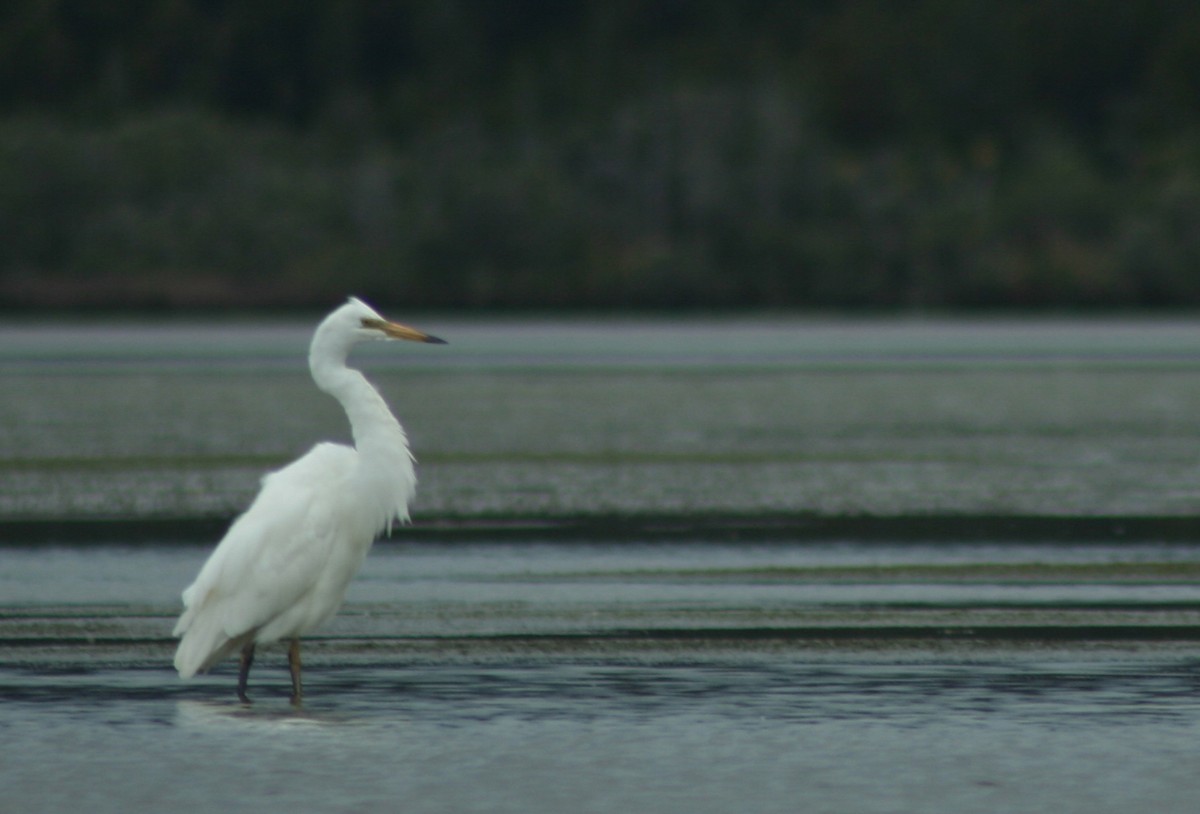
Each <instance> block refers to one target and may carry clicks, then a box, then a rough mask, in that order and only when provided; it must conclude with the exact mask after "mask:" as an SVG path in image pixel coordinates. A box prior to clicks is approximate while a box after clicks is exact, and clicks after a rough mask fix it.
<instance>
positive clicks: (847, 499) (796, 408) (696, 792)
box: [0, 315, 1200, 814]
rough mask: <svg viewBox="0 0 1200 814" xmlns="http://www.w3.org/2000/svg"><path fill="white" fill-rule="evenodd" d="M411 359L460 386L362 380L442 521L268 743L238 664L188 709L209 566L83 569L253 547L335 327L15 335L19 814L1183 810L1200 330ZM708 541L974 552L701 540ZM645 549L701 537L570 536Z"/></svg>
mask: <svg viewBox="0 0 1200 814" xmlns="http://www.w3.org/2000/svg"><path fill="white" fill-rule="evenodd" d="M397 316H402V315H397ZM414 321H416V322H418V323H419V324H421V326H422V327H424V328H426V329H428V330H430V331H432V332H434V333H436V334H439V335H442V336H444V337H445V338H446V339H449V340H450V341H451V343H452V344H451V345H450V346H447V347H445V348H436V349H431V348H404V349H399V348H397V347H395V346H387V347H374V348H364V351H363V353H362V354H360V357H359V358H360V361H361V362H362V366H363V368H364V369H366V370H367V371H368V373H369V375H370V376H371V377H372V378H373V379H374V380H375V381H376V382H378V384H379V386H380V388H381V390H382V391H383V392H384V393H385V395H386V396H387V398H388V400H389V401H390V403H391V404H392V405H393V406H394V407H395V408H396V410H397V412H398V413H399V414H400V415H401V417H402V418H403V420H404V421H405V424H406V426H407V428H408V430H409V433H410V436H411V438H412V440H413V444H414V447H415V449H416V451H417V454H418V457H419V459H420V470H419V471H420V476H421V479H422V482H421V487H420V492H419V495H418V499H417V502H416V504H415V506H414V507H413V510H414V517H415V520H416V522H415V524H414V525H413V526H412V527H410V528H406V529H403V530H400V531H398V533H397V535H396V537H395V539H394V540H393V541H391V542H384V543H380V544H379V545H377V546H376V549H375V551H374V552H373V553H372V555H371V556H370V557H369V558H368V560H367V564H366V566H365V568H364V570H363V573H362V574H360V576H359V578H358V579H357V580H356V581H355V582H354V584H353V585H352V587H351V589H350V592H349V595H348V597H347V602H346V605H345V606H344V607H343V609H342V611H341V613H340V614H339V615H338V617H337V618H336V619H335V620H334V621H333V622H332V623H331V624H330V625H329V626H328V627H327V628H326V629H325V630H323V631H321V632H320V633H319V634H318V635H315V636H313V637H311V638H310V639H308V640H306V642H305V645H304V658H305V664H306V672H305V676H306V689H307V697H306V701H305V704H304V706H303V708H302V709H300V710H294V709H292V708H291V707H290V706H289V705H288V703H287V694H288V679H287V673H286V669H285V667H284V657H283V652H282V650H281V649H280V648H278V647H276V648H264V649H263V650H262V652H261V653H260V655H259V659H258V661H257V663H256V666H255V670H254V672H253V674H252V676H251V685H250V690H251V696H252V697H253V698H254V699H255V703H254V704H253V705H252V706H250V707H244V706H242V705H239V704H237V703H235V702H234V701H233V700H232V697H233V683H234V678H235V676H234V669H235V668H234V665H233V664H232V663H226V664H223V665H221V666H220V667H219V668H218V669H216V670H214V672H213V673H212V674H211V675H207V676H202V677H199V678H197V679H195V680H192V681H188V682H182V681H180V680H179V679H178V678H177V677H176V676H175V675H174V673H173V672H172V671H171V669H170V667H169V665H170V661H171V655H172V649H173V641H172V640H171V638H170V636H169V632H170V630H171V627H172V624H173V622H174V618H175V615H176V613H177V612H178V608H179V605H178V594H179V591H180V589H181V588H182V587H183V586H184V585H186V584H187V583H188V582H189V581H190V579H191V578H192V576H193V575H194V574H195V572H196V570H197V569H198V568H199V565H200V563H201V562H202V561H203V559H204V557H205V555H206V554H207V551H208V547H209V546H210V545H211V543H212V542H213V541H214V540H206V541H205V544H204V545H182V544H178V543H174V544H171V545H168V544H167V542H168V540H169V539H170V540H178V539H180V537H186V536H187V534H186V533H179V534H176V533H175V532H176V530H174V529H173V527H172V526H171V524H170V522H167V523H165V525H162V526H143V527H142V528H143V532H142V534H141V536H140V537H139V538H138V539H137V540H133V539H130V540H128V541H122V540H120V538H119V537H115V536H114V533H113V531H112V529H111V528H109V529H106V530H104V531H103V533H101V529H100V526H99V525H95V527H94V528H95V532H96V533H95V535H94V538H92V537H89V536H88V533H87V532H88V530H89V528H91V527H92V526H93V524H94V523H95V521H98V520H112V519H119V520H134V521H139V522H140V521H144V520H147V519H155V518H165V519H166V520H167V521H170V520H172V519H173V518H190V519H193V520H194V519H196V518H200V519H203V518H218V519H220V518H224V517H226V516H228V515H229V514H231V513H233V512H235V511H237V510H238V509H240V508H241V507H243V506H244V505H245V504H246V502H247V501H248V500H249V498H250V497H251V496H252V494H253V492H254V489H255V488H256V485H257V481H258V478H259V476H260V475H261V473H262V471H263V470H264V469H266V468H269V467H271V466H275V465H277V464H279V463H282V462H283V461H285V460H287V459H288V458H290V457H294V456H295V455H297V454H299V453H301V452H303V451H304V450H305V449H306V448H307V447H308V446H309V445H310V444H312V443H313V442H314V441H316V440H320V439H334V440H338V439H342V438H344V437H345V435H346V431H345V422H344V418H343V417H342V416H341V415H340V414H339V412H338V411H337V408H336V405H334V404H333V403H332V402H330V401H329V400H328V399H326V398H325V397H323V396H322V395H321V394H319V393H317V392H315V390H314V389H313V387H312V384H311V382H310V381H309V379H308V376H307V374H306V372H305V370H304V349H305V347H306V344H307V341H308V335H309V331H310V330H311V323H309V322H277V323H271V324H267V325H254V324H250V323H246V322H226V323H158V324H146V323H142V324H99V323H97V324H92V325H82V326H81V325H78V324H65V323H64V324H58V325H8V326H2V325H0V374H3V377H4V382H5V387H4V389H3V392H2V394H0V484H2V487H3V488H0V524H2V525H3V526H4V529H5V534H4V537H3V539H4V540H5V544H4V545H0V788H2V789H3V793H2V794H0V810H3V811H8V810H12V811H21V812H39V811H46V812H58V811H64V810H82V811H89V812H92V811H95V812H101V814H103V812H128V811H176V812H188V811H214V810H217V811H221V810H224V811H254V812H259V811H268V810H283V809H291V810H301V811H355V812H362V811H388V812H391V811H407V812H447V813H448V814H451V813H453V814H459V812H472V811H481V812H482V811H489V812H491V811H504V812H507V811H511V812H521V814H540V813H541V812H547V813H549V812H562V811H572V812H575V811H579V812H613V811H620V812H626V811H636V812H689V814H690V813H691V812H700V813H701V814H703V812H729V811H754V812H774V811H778V812H795V811H805V812H846V811H854V812H902V811H920V812H935V813H936V812H946V814H951V813H953V814H959V813H960V812H972V811H979V812H989V814H992V813H993V812H1009V811H1011V812H1028V811H1056V812H1075V811H1078V812H1089V814H1090V813H1093V812H1101V814H1103V813H1104V812H1122V814H1124V813H1125V812H1129V811H1154V812H1166V813H1167V814H1172V812H1189V814H1190V812H1191V811H1193V810H1194V809H1195V800H1196V797H1197V792H1198V791H1200V781H1197V780H1196V757H1197V753H1198V748H1197V743H1198V740H1200V542H1198V541H1197V540H1195V539H1193V537H1192V536H1191V535H1189V534H1188V533H1187V524H1186V521H1187V520H1188V518H1190V517H1193V516H1195V515H1196V514H1197V509H1198V508H1200V490H1198V488H1197V483H1198V482H1200V481H1198V480H1197V472H1198V471H1200V469H1198V465H1200V376H1198V375H1197V373H1200V327H1197V325H1195V324H1193V323H1192V322H1191V321H1187V320H1179V321H1151V320H1140V321H1139V320H1134V321H1120V320H1117V321H1100V322H1095V321H1086V322H1084V321H1061V320H1046V321H1013V322H954V321H931V322H892V321H855V322H845V321H822V320H794V319H772V320H699V321H684V322H669V321H628V322H595V323H587V322H584V323H562V322H553V321H544V320H543V321H519V322H518V321H512V322H490V323H469V322H454V321H446V320H436V319H433V320H414ZM711 513H717V514H720V513H725V515H724V516H725V517H726V518H730V517H733V518H740V520H739V522H741V523H744V524H753V523H754V522H756V521H757V520H759V519H761V518H770V517H772V516H774V515H772V513H781V514H782V515H785V516H787V517H790V518H793V519H795V518H801V519H803V518H805V517H809V518H811V517H823V518H835V519H846V518H850V519H853V518H862V517H866V518H870V517H878V516H887V515H891V514H898V515H907V516H911V517H917V518H926V517H927V518H931V519H933V520H938V519H939V518H941V519H947V518H949V519H950V520H952V521H953V522H952V523H945V524H943V525H941V526H939V527H938V528H939V529H940V533H939V534H938V535H936V536H935V538H931V539H925V538H921V537H920V535H919V534H917V535H914V534H912V533H907V534H906V536H905V538H904V539H902V540H901V539H889V538H888V537H887V536H886V535H880V534H879V533H875V534H874V535H873V536H871V537H870V538H869V539H868V538H867V537H865V536H860V535H856V534H855V533H854V529H855V528H856V526H855V525H854V523H847V524H844V525H841V526H838V528H840V529H841V530H842V531H841V532H839V533H838V534H836V535H830V534H825V535H823V534H822V533H819V532H816V533H814V532H811V531H809V532H806V533H804V534H803V535H800V534H792V532H793V531H796V530H798V529H799V528H800V525H799V524H797V523H792V524H791V525H789V524H788V523H784V524H783V525H780V526H778V527H777V528H775V529H774V530H773V531H772V533H771V535H770V536H771V538H772V540H773V542H772V543H771V544H751V543H750V542H747V541H746V540H745V539H743V541H742V542H737V541H736V538H737V537H738V535H744V534H745V532H746V529H747V526H746V525H742V526H736V525H735V526H730V527H725V526H722V527H719V528H718V527H716V526H714V527H711V528H709V529H707V532H706V533H705V534H704V535H703V536H702V537H696V538H694V539H693V538H691V537H689V536H688V534H690V533H691V532H690V531H689V529H693V528H697V527H700V528H703V522H698V523H697V522H696V520H695V518H697V517H701V518H703V517H705V516H708V514H711ZM645 514H649V515H652V516H654V517H657V518H666V521H667V525H671V524H672V523H674V524H676V526H675V527H676V528H677V530H676V531H675V532H672V533H671V534H669V535H666V534H661V533H657V532H656V533H655V534H653V535H647V536H646V537H642V536H639V534H640V532H639V529H646V528H648V527H647V526H646V524H642V525H639V524H637V523H627V524H625V525H622V524H620V523H615V524H614V525H612V526H611V528H610V527H605V526H603V524H594V525H592V526H587V525H586V524H585V525H584V527H583V528H584V531H583V532H578V531H577V532H576V533H574V534H572V535H571V536H570V540H567V539H565V535H556V534H555V533H549V534H547V533H545V525H544V524H546V523H549V522H552V521H554V520H555V519H556V518H559V519H561V518H563V517H573V516H586V517H592V518H601V519H603V518H616V519H617V520H620V519H621V518H627V517H638V516H642V515H645ZM1019 515H1033V516H1037V517H1050V518H1054V519H1055V520H1056V522H1058V523H1059V526H1058V528H1060V529H1065V528H1069V527H1070V526H1071V524H1072V523H1073V522H1075V521H1076V520H1077V519H1078V518H1092V519H1093V520H1095V519H1100V520H1104V518H1110V517H1112V518H1117V519H1116V520H1114V521H1113V523H1112V526H1111V527H1109V526H1103V529H1104V533H1103V534H1101V535H1098V536H1097V538H1096V539H1091V538H1089V537H1087V535H1086V534H1080V533H1073V534H1069V535H1063V536H1060V537H1057V538H1055V539H1058V540H1059V541H1060V542H1047V541H1046V540H1045V539H1044V538H1042V537H1038V539H1019V538H1018V537H1017V536H1014V535H1011V534H1008V533H1007V532H1006V531H1005V528H1006V526H1005V525H1004V523H1003V522H996V520H995V518H1000V520H1001V521H1003V519H1004V518H1007V517H1012V516H1019ZM985 516H986V517H989V518H992V519H991V520H990V521H989V522H988V523H982V522H981V518H984V517H985ZM1138 517H1143V518H1145V517H1155V518H1164V517H1165V518H1174V519H1179V520H1183V521H1185V522H1184V523H1183V525H1181V526H1176V527H1175V531H1174V532H1173V533H1172V534H1171V535H1169V536H1167V537H1161V538H1159V537H1156V536H1155V534H1154V528H1156V527H1155V526H1153V525H1143V526H1141V527H1140V528H1141V531H1140V532H1139V533H1138V534H1137V535H1135V536H1134V537H1132V538H1129V539H1123V538H1122V537H1121V529H1122V528H1124V527H1125V525H1124V524H1126V523H1127V521H1129V520H1131V519H1136V518H1138ZM672 518H674V519H672ZM19 520H30V521H33V525H32V526H22V525H21V524H20V523H19V522H16V521H19ZM61 520H69V521H74V522H75V526H74V527H73V528H74V531H73V532H72V534H71V536H70V537H69V538H63V539H70V540H73V541H75V542H76V543H77V544H76V545H72V546H52V545H46V544H45V542H46V541H47V540H54V539H55V536H54V531H53V524H54V523H55V522H58V521H61ZM789 522H790V521H789ZM39 523H41V524H42V525H41V526H37V524H39ZM181 525H182V524H181ZM217 525H219V523H218V524H217ZM976 525H978V526H980V527H983V528H986V529H990V530H991V531H990V532H988V533H980V532H979V530H978V529H977V528H976ZM35 526H36V527H38V528H41V529H42V531H41V532H39V536H38V537H37V539H36V540H35V539H33V538H30V539H25V538H23V537H22V536H21V535H22V533H23V531H22V530H23V529H28V528H33V527H35ZM212 526H213V524H207V525H205V524H200V525H195V524H193V525H191V526H189V527H188V528H190V529H192V530H193V531H194V530H195V529H197V528H204V529H208V530H209V532H212ZM447 527H450V528H469V529H474V531H472V532H471V533H470V534H468V535H462V536H460V537H458V538H455V539H464V538H466V537H469V538H470V539H472V540H474V541H476V542H475V543H473V544H461V543H447V542H445V541H446V540H448V539H451V538H452V537H453V535H448V534H440V536H439V534H436V533H434V532H435V531H437V530H439V529H444V528H447ZM1017 527H1019V528H1026V529H1028V528H1030V526H1028V525H1026V526H1017ZM1081 527H1083V528H1100V526H1097V525H1095V524H1093V525H1086V526H1083V525H1081ZM589 528H591V529H595V530H597V531H598V532H603V533H598V534H597V535H596V537H595V539H589V538H587V533H588V532H587V529H589ZM818 528H832V526H828V527H820V526H818ZM46 529H50V531H46ZM145 529H151V530H154V529H161V530H163V531H164V536H163V538H162V539H161V540H157V539H155V538H154V537H153V535H152V533H151V532H147V531H145ZM491 529H497V530H499V529H503V534H502V535H497V536H495V537H492V536H489V535H490V534H491V532H490V531H489V530H491ZM522 529H528V530H529V533H528V535H527V536H526V537H523V536H522ZM612 529H618V532H613V531H612ZM678 529H683V531H678ZM954 529H962V530H963V532H964V537H963V538H962V539H963V540H964V541H963V542H957V539H958V538H956V537H954V534H953V530H954ZM948 530H949V533H948ZM876 532H878V529H876ZM991 532H994V534H992V533H991ZM206 533H207V532H206ZM218 533H219V532H212V533H211V536H212V537H213V538H215V537H216V536H217V534H218ZM668 537H669V538H670V539H671V540H673V542H669V543H668V542H663V540H664V539H667V538H668ZM1068 538H1069V539H1072V540H1075V541H1076V542H1075V543H1073V544H1066V543H1063V542H1061V540H1062V539H1068ZM501 539H502V540H503V542H501ZM535 539H536V540H542V541H543V542H535ZM968 539H969V541H967V540H968ZM101 540H103V541H104V542H103V543H101V542H100V541H101ZM114 540H116V542H115V543H114ZM702 540H703V542H702ZM718 540H723V541H726V542H722V543H718V542H714V541H718ZM439 541H441V542H439ZM547 541H548V542H547ZM655 541H657V542H655ZM730 541H732V542H730ZM122 542H124V543H125V544H119V543H122ZM35 543H36V544H35Z"/></svg>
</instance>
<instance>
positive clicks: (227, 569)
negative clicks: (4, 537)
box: [174, 297, 445, 704]
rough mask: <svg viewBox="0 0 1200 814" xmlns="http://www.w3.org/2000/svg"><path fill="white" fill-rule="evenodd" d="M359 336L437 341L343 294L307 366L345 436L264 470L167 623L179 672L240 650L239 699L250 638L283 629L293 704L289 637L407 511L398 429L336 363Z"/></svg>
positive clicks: (320, 619)
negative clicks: (346, 426) (345, 425)
mask: <svg viewBox="0 0 1200 814" xmlns="http://www.w3.org/2000/svg"><path fill="white" fill-rule="evenodd" d="M367 339H408V340H411V341H415V342H429V343H434V344H439V345H440V344H445V342H443V340H441V339H438V338H437V337H434V336H429V335H428V334H425V333H422V332H421V331H418V330H416V329H415V328H410V327H408V326H407V325H400V324H398V323H395V322H388V321H387V320H385V319H384V318H383V317H381V316H380V315H379V314H378V313H376V312H375V311H374V310H373V309H372V308H371V307H370V306H368V305H367V304H366V303H364V302H362V301H361V300H359V299H356V298H354V297H351V298H350V300H349V302H347V303H346V304H345V305H343V306H341V307H340V308H338V309H337V310H335V311H334V312H333V313H331V314H330V315H329V316H328V317H326V318H325V319H324V321H322V322H321V324H320V325H319V326H317V330H316V333H315V334H314V335H313V339H312V345H311V347H310V348H309V352H308V365H309V369H310V371H311V372H312V377H313V381H315V382H316V384H317V387H318V388H320V389H321V390H324V391H325V392H326V393H329V394H330V395H331V396H333V397H334V398H335V399H337V400H338V401H339V402H340V403H341V405H342V408H343V409H345V411H346V417H347V418H349V419H350V429H351V432H352V434H353V436H354V446H353V447H349V446H344V445H341V444H331V443H321V444H317V445H316V446H315V447H313V448H312V449H311V450H310V451H309V452H308V453H307V454H306V455H304V456H303V457H302V458H300V459H299V460H297V461H294V462H293V463H291V464H289V465H288V466H286V467H284V468H283V469H280V470H278V471H277V472H272V473H270V474H268V475H267V476H266V477H264V478H263V481H262V489H261V490H260V491H259V493H258V497H257V498H255V500H254V502H253V503H252V504H251V505H250V508H249V509H247V510H246V512H245V513H244V514H242V515H241V516H240V517H239V518H238V519H237V520H235V521H234V523H233V525H232V526H230V528H229V531H228V532H227V533H226V534H225V537H224V539H222V540H221V542H220V543H218V545H217V547H216V549H214V550H213V553H212V555H211V556H209V558H208V561H207V562H206V563H205V564H204V566H203V567H202V568H201V569H200V574H199V575H198V576H197V577H196V580H195V582H193V583H192V584H191V585H190V586H189V587H188V588H187V589H186V590H185V591H184V592H183V604H184V611H183V614H182V615H181V616H180V617H179V622H178V624H176V625H175V631H174V635H175V636H182V640H181V641H180V642H179V649H178V650H176V651H175V668H176V669H177V670H178V671H179V675H180V677H181V678H190V677H191V676H193V675H195V674H196V673H197V672H202V671H204V670H207V669H208V668H210V667H212V666H213V665H214V664H216V663H217V662H219V661H221V660H222V659H224V658H225V657H226V656H228V655H230V654H231V653H233V652H234V651H235V650H239V649H240V650H241V668H240V670H239V672H238V685H237V694H238V698H239V699H241V701H242V702H243V703H248V702H249V699H248V698H247V697H246V682H247V679H248V677H249V674H250V664H251V663H252V662H253V660H254V648H255V645H257V644H265V643H268V642H275V641H279V640H281V639H288V640H290V641H291V646H290V647H289V648H288V666H289V668H290V671H291V675H292V703H293V704H299V703H300V697H301V684H300V638H299V637H300V636H302V635H304V634H306V633H309V632H311V631H312V630H315V629H316V628H318V627H319V626H321V625H322V624H323V623H325V622H326V621H327V620H328V619H329V618H330V617H332V616H333V615H334V613H336V612H337V609H338V606H339V605H341V603H342V597H343V596H344V595H345V592H346V586H347V585H348V584H349V582H350V579H351V578H352V577H353V576H354V574H355V572H356V571H358V569H359V566H361V565H362V562H363V558H364V557H366V554H367V550H368V549H369V548H370V547H371V543H372V542H373V541H374V540H375V538H376V536H378V535H379V533H380V532H382V531H384V530H386V531H388V532H389V533H390V532H391V527H392V524H393V522H395V521H397V520H399V521H401V522H403V521H406V520H407V519H408V502H409V500H411V499H412V496H413V493H414V491H415V489H416V483H417V479H416V475H415V473H414V472H413V457H412V453H411V452H409V449H408V439H407V437H406V436H405V434H404V429H403V428H402V427H401V426H400V422H399V421H397V420H396V417H395V416H393V415H392V413H391V411H390V410H389V409H388V406H387V404H386V403H385V402H384V400H383V397H381V396H380V395H379V393H378V391H376V390H375V388H374V387H373V386H372V385H371V383H370V382H368V381H367V379H366V377H365V376H363V375H362V374H361V373H360V372H358V371H357V370H354V369H352V368H349V367H347V366H346V357H347V356H348V355H349V353H350V349H351V348H352V347H353V346H354V345H355V344H356V343H358V342H361V341H363V340H367Z"/></svg>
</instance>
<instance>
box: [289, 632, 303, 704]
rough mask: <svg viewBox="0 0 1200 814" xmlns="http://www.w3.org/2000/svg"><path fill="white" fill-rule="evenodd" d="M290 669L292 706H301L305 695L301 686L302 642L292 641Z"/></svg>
mask: <svg viewBox="0 0 1200 814" xmlns="http://www.w3.org/2000/svg"><path fill="white" fill-rule="evenodd" d="M288 669H289V670H290V671H291V673H292V706H294V707H298V706H300V699H301V698H302V697H303V695H304V689H303V687H301V686H300V640H299V639H292V644H291V646H290V647H288Z"/></svg>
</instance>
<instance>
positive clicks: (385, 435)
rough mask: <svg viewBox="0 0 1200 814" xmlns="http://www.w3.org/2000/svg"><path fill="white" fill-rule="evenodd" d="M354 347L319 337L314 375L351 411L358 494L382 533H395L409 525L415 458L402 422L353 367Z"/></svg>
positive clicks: (313, 360)
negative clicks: (349, 356)
mask: <svg viewBox="0 0 1200 814" xmlns="http://www.w3.org/2000/svg"><path fill="white" fill-rule="evenodd" d="M348 351H349V347H345V348H340V347H330V346H329V344H328V343H323V342H322V341H321V334H320V332H318V334H317V336H316V337H315V338H314V340H313V344H312V348H311V350H310V352H309V360H308V361H309V369H310V370H311V371H312V377H313V381H314V382H316V384H317V387H319V388H320V389H321V390H323V391H325V392H326V393H328V394H330V395H331V396H333V397H334V398H335V399H337V400H338V403H340V404H341V405H342V409H344V410H345V411H346V417H347V418H348V419H349V420H350V431H351V434H352V435H353V437H354V447H355V449H356V450H357V452H358V465H357V467H358V470H357V472H356V479H357V482H358V484H357V488H358V489H359V490H360V491H359V494H360V496H361V498H362V499H363V500H365V501H367V502H369V504H370V507H371V508H372V509H373V512H372V513H373V514H377V515H378V516H377V518H376V519H377V523H378V528H380V529H383V528H387V529H388V530H389V531H390V528H391V523H392V520H393V519H396V518H398V519H400V520H407V519H408V502H409V500H410V499H411V498H412V495H413V492H414V491H415V487H416V475H415V473H414V471H413V457H412V453H411V452H410V451H409V448H408V438H407V436H406V435H405V433H404V428H403V427H401V426H400V422H399V421H397V420H396V417H395V416H394V415H392V411H391V410H389V409H388V406H387V403H386V402H385V401H384V400H383V397H382V396H381V395H379V392H378V391H377V390H376V389H375V388H374V386H372V385H371V383H370V382H369V381H367V378H366V377H365V376H363V374H362V373H360V372H359V371H357V370H355V369H353V368H351V367H347V365H346V353H347V352H348Z"/></svg>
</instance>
